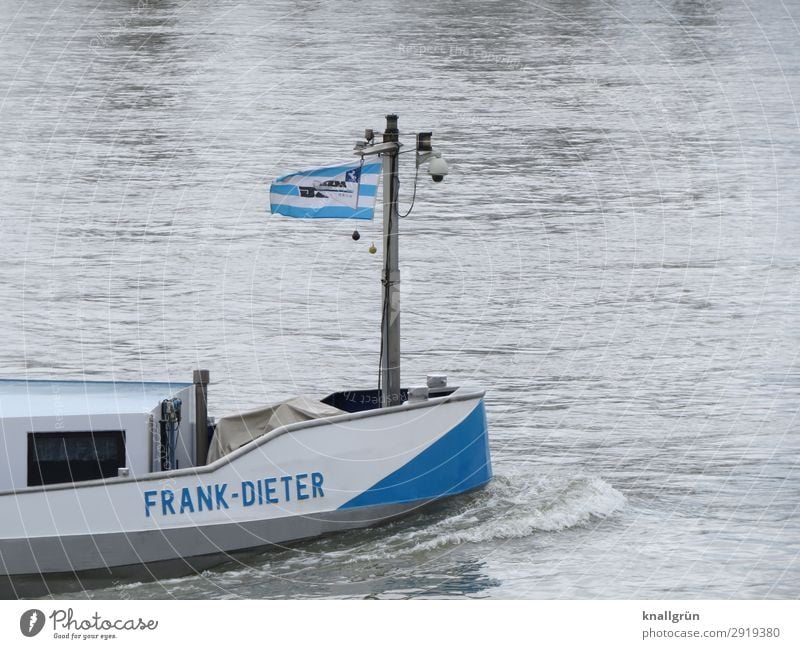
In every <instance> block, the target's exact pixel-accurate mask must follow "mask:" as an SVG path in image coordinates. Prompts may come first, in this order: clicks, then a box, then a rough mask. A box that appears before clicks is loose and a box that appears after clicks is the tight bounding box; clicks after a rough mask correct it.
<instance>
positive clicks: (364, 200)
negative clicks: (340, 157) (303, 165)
mask: <svg viewBox="0 0 800 649" xmlns="http://www.w3.org/2000/svg"><path fill="white" fill-rule="evenodd" d="M380 173H381V163H380V162H370V163H363V162H356V163H350V164H342V165H336V166H335V167H321V168H319V169H309V170H307V171H298V172H296V173H293V174H288V175H286V176H281V177H280V178H276V179H275V181H274V182H273V183H272V185H270V188H269V202H270V209H271V211H272V213H273V214H283V215H284V216H293V217H296V218H300V219H371V218H372V216H373V213H374V211H375V195H376V194H377V190H378V178H379V177H380Z"/></svg>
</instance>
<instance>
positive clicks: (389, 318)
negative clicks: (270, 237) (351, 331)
mask: <svg viewBox="0 0 800 649" xmlns="http://www.w3.org/2000/svg"><path fill="white" fill-rule="evenodd" d="M399 140H400V131H399V130H398V128H397V115H387V116H386V130H385V131H384V133H383V142H384V147H385V150H384V151H383V152H382V153H381V155H382V156H383V276H382V278H381V281H382V286H383V314H382V317H381V323H382V325H381V349H382V353H381V406H382V407H384V408H386V407H387V406H399V405H400V404H401V403H402V399H401V396H400V265H399V258H398V257H399V250H400V248H399V245H398V244H399V241H398V238H399V228H398V226H399V221H400V218H399V214H398V212H397V196H398V188H399V178H398V173H397V172H398V164H397V163H398V159H397V156H398V153H399V151H400V142H399ZM387 144H393V145H394V146H386V145H387ZM384 147H382V148H384Z"/></svg>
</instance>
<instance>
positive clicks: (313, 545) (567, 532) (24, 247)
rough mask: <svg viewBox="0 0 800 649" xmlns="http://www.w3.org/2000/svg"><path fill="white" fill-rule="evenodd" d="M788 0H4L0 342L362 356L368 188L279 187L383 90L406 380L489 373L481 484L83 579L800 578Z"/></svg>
mask: <svg viewBox="0 0 800 649" xmlns="http://www.w3.org/2000/svg"><path fill="white" fill-rule="evenodd" d="M798 23H800V6H798V3H797V2H794V1H783V2H781V1H772V0H760V1H755V0H753V1H750V2H743V1H741V0H734V1H726V0H695V1H693V0H674V1H670V0H662V1H660V2H651V1H649V0H619V1H616V0H605V1H604V0H559V1H556V0H550V1H538V2H537V1H525V0H507V1H496V2H492V1H487V0H482V1H474V0H467V1H456V0H444V1H441V2H429V1H427V2H419V1H417V0H411V1H410V2H403V3H396V2H389V1H387V0H374V1H372V2H369V3H366V2H365V3H361V2H354V1H348V0H343V1H340V2H336V3H325V2H315V1H298V0H296V1H295V2H277V1H275V0H271V1H267V2H240V1H238V0H237V1H233V0H220V1H217V0H213V1H212V0H189V1H169V0H163V1H160V0H129V1H127V2H126V1H122V0H109V1H107V2H102V3H101V2H99V1H86V0H75V1H73V2H69V3H64V2H55V1H52V2H33V1H28V2H24V1H23V2H2V3H0V58H2V61H3V64H2V66H1V67H0V120H1V121H0V123H1V124H2V138H0V179H2V194H1V195H0V237H1V241H2V255H0V270H1V271H2V277H3V282H2V284H0V335H1V336H2V339H3V345H2V346H1V347H0V373H1V374H2V376H9V377H10V376H28V377H48V376H57V377H64V378H66V377H76V378H80V377H88V378H114V379H128V380H139V379H169V380H176V381H183V380H190V378H191V370H192V368H195V367H207V368H209V369H210V371H211V376H212V381H213V382H214V383H213V385H212V386H211V394H210V399H211V411H212V413H211V414H214V415H217V416H219V415H222V414H229V413H232V412H236V411H238V410H240V409H244V408H250V407H253V406H255V405H258V404H262V403H265V402H270V401H274V400H276V399H278V398H282V397H286V396H289V395H292V394H296V393H310V394H318V395H320V396H322V395H324V394H327V393H328V392H331V391H333V390H335V389H341V388H347V387H355V386H366V387H370V386H372V385H373V384H374V383H375V381H376V376H377V367H378V342H379V336H378V332H379V312H380V286H379V267H380V254H377V255H374V256H372V255H370V254H369V253H368V247H369V245H370V243H371V242H372V241H373V240H374V241H375V242H376V244H378V245H380V240H379V231H380V227H381V221H380V219H376V220H375V222H373V223H363V222H359V224H358V226H359V229H360V231H361V234H362V237H361V240H360V241H358V242H354V241H353V240H352V239H351V237H350V234H351V232H352V230H353V223H352V222H347V221H330V222H313V221H307V222H305V221H295V220H293V219H285V218H283V217H277V216H272V215H269V214H268V209H267V208H268V183H269V180H270V179H271V178H274V177H275V176H277V175H279V174H282V173H286V172H289V171H293V170H297V169H303V168H307V167H313V166H318V165H319V166H321V165H324V164H327V163H335V162H338V161H341V160H347V159H349V157H350V151H351V148H352V144H353V143H354V141H355V140H356V139H358V138H359V137H360V135H361V133H362V132H363V129H364V128H365V127H371V128H374V129H376V130H378V129H381V128H382V127H383V123H384V122H383V117H384V115H385V114H386V113H389V112H397V113H398V114H399V115H400V127H401V132H403V133H405V135H404V136H402V137H401V139H402V140H404V141H405V142H406V144H407V145H411V144H412V143H413V133H414V132H415V131H418V130H419V131H425V130H432V131H433V132H434V145H435V146H436V148H438V149H439V150H440V151H442V152H443V153H444V155H445V157H446V158H447V159H448V161H449V162H450V167H451V174H450V175H449V176H448V178H447V179H446V181H445V182H444V183H442V184H437V185H434V184H433V183H431V182H430V181H429V179H428V178H427V177H423V178H421V181H420V184H419V188H418V191H417V197H416V203H415V206H414V210H413V211H412V213H411V215H410V216H409V217H407V218H406V219H404V220H403V221H402V222H401V232H402V238H401V255H402V261H401V266H402V273H403V288H402V295H403V363H404V368H403V374H404V383H408V384H419V383H421V382H423V381H424V377H425V374H426V373H429V372H431V371H441V372H446V373H447V374H448V376H449V377H450V382H451V383H453V384H462V385H463V384H469V385H479V386H483V387H485V388H486V389H487V390H488V393H487V408H488V415H489V422H490V430H491V450H492V454H493V461H494V469H495V475H496V477H495V480H494V481H493V483H492V484H491V485H490V486H489V487H488V488H487V489H486V490H484V491H482V492H480V493H478V494H473V495H470V496H467V497H464V498H461V499H457V500H455V501H454V502H452V503H450V504H449V505H448V506H446V507H441V508H438V509H435V510H432V511H427V512H424V513H421V514H418V515H417V516H415V517H412V518H408V519H405V520H402V521H399V522H395V523H392V524H389V525H386V526H384V527H380V528H376V529H371V530H367V531H357V532H350V533H345V534H342V535H339V536H334V537H330V538H325V539H322V540H319V541H314V542H309V543H305V544H302V545H299V546H295V547H290V548H285V549H280V550H274V551H270V552H264V553H260V554H253V555H248V556H246V557H241V558H237V559H236V560H234V561H232V562H231V563H230V564H228V565H227V566H224V567H222V568H220V569H215V570H211V571H207V572H203V573H202V574H196V575H192V576H189V577H183V578H180V579H175V580H168V581H162V582H154V583H122V582H114V583H111V584H107V585H106V587H104V588H101V589H99V590H87V591H84V592H81V593H76V594H75V595H74V596H76V597H103V598H116V597H126V598H151V597H175V598H230V597H247V598H268V597H269V598H272V597H275V598H285V597H334V598H336V597H357V598H360V597H381V598H384V597H385V598H405V597H473V598H745V597H746V598H794V597H797V596H798V595H799V594H800V559H799V557H800V513H799V512H798V503H800V471H799V470H798V469H799V468H800V459H798V458H800V455H799V454H798V453H799V452H800V432H799V430H798V410H799V404H800V401H799V400H800V362H799V361H798V343H799V342H800V310H798V297H800V288H799V287H798V280H799V279H800V257H799V256H798V250H800V182H798V166H799V165H798V163H799V162H800V111H799V110H798V104H797V102H798V101H800V56H798V52H800V30H799V28H798ZM403 165H404V166H403V167H402V172H401V173H402V174H403V176H402V177H403V186H402V188H401V200H402V203H403V206H404V207H402V208H401V209H405V207H407V206H408V205H409V201H410V198H411V190H412V184H413V163H411V161H410V158H409V159H407V160H405V162H403Z"/></svg>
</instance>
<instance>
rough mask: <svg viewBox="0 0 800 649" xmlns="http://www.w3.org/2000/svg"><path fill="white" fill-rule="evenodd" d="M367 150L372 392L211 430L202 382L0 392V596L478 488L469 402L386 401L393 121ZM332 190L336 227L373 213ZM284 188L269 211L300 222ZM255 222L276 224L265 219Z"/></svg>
mask: <svg viewBox="0 0 800 649" xmlns="http://www.w3.org/2000/svg"><path fill="white" fill-rule="evenodd" d="M373 139H374V138H373V137H372V134H371V132H369V131H368V132H367V139H366V141H365V142H361V143H360V144H359V145H358V146H357V149H356V153H357V154H358V155H359V156H360V159H361V162H360V163H359V165H360V167H359V168H360V169H361V170H363V169H366V168H367V167H366V166H364V160H365V159H366V160H369V159H370V157H371V156H378V157H380V158H381V162H382V168H383V181H384V191H383V194H384V199H383V203H384V240H383V245H384V277H383V286H384V295H383V298H384V299H383V305H384V314H383V331H382V353H381V383H380V385H379V387H378V388H377V389H353V390H346V391H340V392H335V393H332V394H330V395H328V396H326V397H324V398H322V399H319V398H313V397H308V396H300V397H296V398H294V399H289V400H287V401H283V402H281V403H276V404H271V405H270V406H267V407H264V408H260V409H258V410H254V411H252V412H248V413H243V414H235V415H231V416H227V417H222V418H220V419H219V420H218V421H217V422H216V423H215V424H213V425H212V424H211V423H210V422H209V420H208V417H207V406H206V403H207V398H208V386H209V375H208V372H207V371H204V370H195V372H194V376H193V380H192V382H191V383H188V382H187V383H181V384H175V383H158V382H152V383H149V382H148V383H143V382H135V383H127V382H96V381H84V380H81V381H62V380H52V381H51V380H26V379H21V380H15V379H6V380H2V381H0V435H2V441H3V444H2V445H1V446H0V458H2V468H1V469H0V521H2V525H1V526H0V593H2V594H3V596H5V597H18V596H27V595H29V594H35V593H36V592H37V591H38V592H46V591H47V590H52V589H59V588H69V587H74V586H75V585H77V586H86V585H87V584H90V583H95V580H97V579H99V580H100V583H102V582H103V580H106V581H107V580H108V579H109V578H113V577H115V576H119V577H120V578H143V577H145V578H146V577H150V578H152V577H160V576H167V575H177V574H183V573H187V572H190V571H192V570H197V569H203V568H207V567H209V566H211V565H214V564H216V563H220V562H221V561H224V560H226V559H228V558H229V557H230V555H231V554H232V553H237V552H242V551H248V550H253V549H257V548H263V547H265V546H267V547H268V546H274V545H278V544H286V543H290V542H293V541H298V540H302V539H309V538H312V537H316V536H319V535H322V534H328V533H332V532H337V531H341V530H348V529H354V528H360V527H367V526H372V525H376V524H379V523H381V522H384V521H387V520H389V519H393V518H396V517H399V516H403V515H405V514H408V513H410V512H413V511H415V510H417V509H418V508H419V507H421V506H424V505H426V504H429V503H431V502H434V501H440V500H442V499H444V498H448V497H451V496H455V495H458V494H463V493H466V492H469V491H473V490H475V489H479V488H481V487H483V486H484V485H486V484H487V483H488V482H489V481H490V480H491V477H492V469H491V460H490V454H489V443H488V430H487V423H486V413H485V408H484V401H483V397H484V392H483V391H482V390H480V389H470V388H464V387H452V386H448V385H447V379H446V378H445V377H444V376H442V375H438V374H432V375H430V376H428V377H427V380H426V383H425V385H421V386H419V387H411V388H403V387H401V384H400V364H399V352H400V344H399V272H398V270H397V224H398V218H397V216H398V214H397V156H398V154H399V150H400V146H401V145H400V143H399V138H398V130H397V117H396V116H393V115H390V116H388V117H387V128H386V131H385V133H384V134H383V142H381V143H378V144H375V143H374V142H373ZM427 159H430V160H432V164H431V170H430V173H431V175H433V176H434V179H441V177H443V175H444V174H446V173H447V169H446V164H444V161H443V160H442V159H441V157H439V156H438V154H435V153H433V152H432V151H431V149H430V134H420V135H419V136H418V138H417V164H418V165H419V164H421V163H422V162H425V161H426V160H427ZM332 169H335V168H332ZM434 172H435V173H434ZM331 173H333V172H331ZM336 173H341V174H344V176H345V177H346V178H347V183H346V184H345V185H344V186H340V185H337V189H338V190H341V189H347V184H349V182H350V180H352V179H354V178H355V181H356V183H357V185H358V186H356V187H355V193H356V195H355V198H354V202H352V203H350V204H349V207H348V209H352V210H353V211H354V213H355V214H357V216H356V217H355V218H363V213H364V212H363V209H364V208H363V206H362V203H361V202H360V201H361V200H363V199H366V202H367V203H369V199H370V197H371V198H372V203H373V204H374V200H375V199H374V196H375V192H374V191H371V190H370V189H369V188H368V186H367V185H366V184H364V183H363V182H362V179H361V177H360V176H361V174H355V175H353V174H352V170H351V173H350V174H349V175H347V171H341V169H339V171H336ZM364 176H366V174H364ZM437 177H438V178H437ZM284 178H287V177H284ZM331 180H336V178H331ZM375 182H377V181H375ZM359 183H361V184H359ZM289 185H291V183H288V184H284V189H280V190H278V192H277V193H278V194H279V195H283V196H287V197H290V198H289V199H287V204H291V205H290V207H291V209H288V210H287V211H288V212H292V214H291V215H292V216H298V215H301V214H300V212H299V211H298V210H300V209H303V207H302V205H301V206H300V207H298V204H299V201H298V200H293V198H297V197H299V196H300V193H299V190H298V192H297V193H293V192H292V189H291V186H289ZM330 186H333V185H330ZM273 187H274V186H273ZM286 187H288V189H287V188H286ZM362 191H363V199H360V198H359V194H360V193H361V192H362ZM339 198H340V197H337V200H339ZM303 200H304V201H305V203H303V205H305V206H306V208H308V209H309V210H310V211H309V214H311V215H313V213H314V211H315V210H316V209H317V205H316V203H313V201H319V202H320V204H325V201H327V200H330V199H329V197H326V196H324V195H323V196H319V197H316V196H314V197H311V198H310V199H309V197H307V196H305V197H303ZM309 200H311V201H312V203H308V201H309ZM309 205H310V207H309ZM336 209H337V210H341V209H343V206H342V205H338V206H337V207H336ZM273 211H277V212H279V213H284V212H282V211H281V208H280V205H278V206H277V207H276V205H275V204H274V201H273Z"/></svg>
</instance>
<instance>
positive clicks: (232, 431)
mask: <svg viewBox="0 0 800 649" xmlns="http://www.w3.org/2000/svg"><path fill="white" fill-rule="evenodd" d="M342 414H344V410H339V409H338V408H334V407H333V406H328V405H326V404H324V403H322V402H321V401H318V400H317V399H314V398H312V397H306V396H299V397H293V398H292V399H287V400H286V401H281V402H279V403H273V404H272V405H271V406H266V407H265V408H259V409H258V410H251V411H250V412H245V413H242V414H240V415H230V416H229V417H222V418H221V419H219V420H218V421H217V430H216V431H215V433H214V438H213V439H212V440H211V445H210V448H209V449H208V462H213V461H214V460H218V459H219V458H221V457H223V456H225V455H227V454H228V453H230V452H231V451H235V450H236V449H237V448H239V447H240V446H243V445H244V444H247V442H249V441H252V440H254V439H256V438H258V437H261V436H262V435H265V434H266V433H268V432H269V431H271V430H275V429H276V428H278V427H280V426H285V425H286V424H293V423H296V422H299V421H309V420H311V419H319V418H320V417H333V416H334V415H342Z"/></svg>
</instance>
